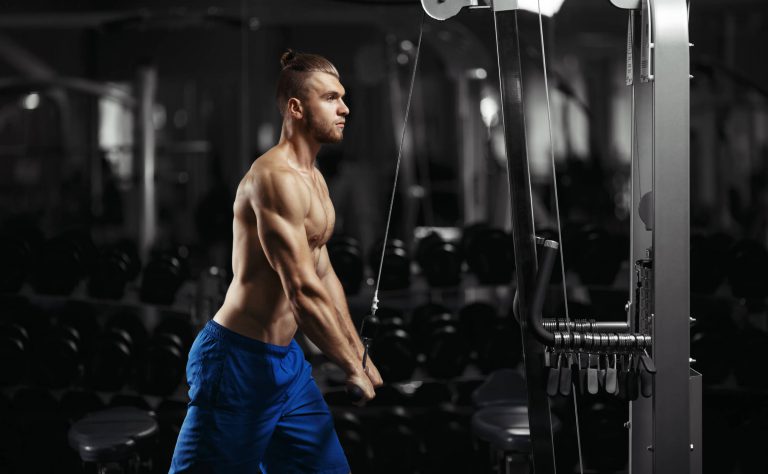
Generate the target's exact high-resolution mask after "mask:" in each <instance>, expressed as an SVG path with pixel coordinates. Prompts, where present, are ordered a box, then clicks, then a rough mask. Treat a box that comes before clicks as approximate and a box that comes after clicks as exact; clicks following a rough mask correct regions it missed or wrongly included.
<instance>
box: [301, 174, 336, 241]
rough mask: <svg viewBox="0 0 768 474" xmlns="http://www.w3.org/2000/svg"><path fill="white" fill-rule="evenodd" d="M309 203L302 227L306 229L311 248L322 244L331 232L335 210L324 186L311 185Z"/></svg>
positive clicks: (334, 219) (329, 236)
mask: <svg viewBox="0 0 768 474" xmlns="http://www.w3.org/2000/svg"><path fill="white" fill-rule="evenodd" d="M310 193H311V204H310V207H309V212H308V213H307V218H306V220H305V222H304V227H305V229H306V231H307V241H308V242H309V243H310V246H312V247H313V248H316V247H319V246H321V245H324V244H325V243H326V242H327V241H328V239H330V238H331V234H333V226H334V224H335V222H336V212H335V210H334V209H333V203H332V202H331V198H330V196H329V195H328V190H327V189H326V188H324V186H319V185H311V186H310Z"/></svg>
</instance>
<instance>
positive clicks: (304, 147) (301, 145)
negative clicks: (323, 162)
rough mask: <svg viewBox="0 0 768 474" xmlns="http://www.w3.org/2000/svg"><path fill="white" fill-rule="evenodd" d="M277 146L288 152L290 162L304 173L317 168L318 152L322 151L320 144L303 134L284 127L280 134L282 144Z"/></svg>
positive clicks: (279, 143)
mask: <svg viewBox="0 0 768 474" xmlns="http://www.w3.org/2000/svg"><path fill="white" fill-rule="evenodd" d="M277 146H278V147H279V148H283V149H284V150H286V151H287V153H286V155H287V158H288V160H290V161H291V163H292V164H293V165H294V166H296V168H298V169H299V170H302V171H312V169H314V167H315V160H316V159H317V152H318V151H320V143H318V142H317V141H315V140H313V139H311V138H309V137H307V136H306V135H304V134H302V133H297V132H296V131H292V130H290V128H289V127H283V130H282V133H281V134H280V142H278V144H277Z"/></svg>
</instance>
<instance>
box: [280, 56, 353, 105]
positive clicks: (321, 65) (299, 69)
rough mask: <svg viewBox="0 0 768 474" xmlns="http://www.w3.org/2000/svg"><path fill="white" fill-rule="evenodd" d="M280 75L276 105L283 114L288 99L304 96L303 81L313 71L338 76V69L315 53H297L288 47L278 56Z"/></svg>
mask: <svg viewBox="0 0 768 474" xmlns="http://www.w3.org/2000/svg"><path fill="white" fill-rule="evenodd" d="M280 66H282V70H281V71H280V76H279V77H278V79H277V106H278V108H279V109H280V113H281V114H285V106H286V103H287V102H288V99H290V98H291V97H297V98H299V99H303V98H304V97H305V89H304V83H305V81H306V79H307V77H309V74H310V73H313V72H324V73H327V74H331V75H333V76H335V77H336V78H337V79H340V77H339V71H338V70H337V69H336V66H334V65H333V64H332V63H331V62H330V61H328V60H327V59H325V58H324V57H322V56H319V55H317V54H309V53H299V52H296V51H294V50H292V49H288V50H287V51H286V52H285V53H283V55H282V56H281V57H280Z"/></svg>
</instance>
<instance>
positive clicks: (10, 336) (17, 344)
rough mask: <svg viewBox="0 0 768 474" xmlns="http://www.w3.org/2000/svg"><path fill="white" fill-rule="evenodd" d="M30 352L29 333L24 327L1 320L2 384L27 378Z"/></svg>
mask: <svg viewBox="0 0 768 474" xmlns="http://www.w3.org/2000/svg"><path fill="white" fill-rule="evenodd" d="M30 352H31V347H30V340H29V334H28V333H27V330H26V329H25V328H24V327H23V326H21V325H19V324H17V323H12V322H0V385H15V384H18V383H21V382H22V381H23V380H24V379H25V378H26V376H27V370H28V359H29V354H30Z"/></svg>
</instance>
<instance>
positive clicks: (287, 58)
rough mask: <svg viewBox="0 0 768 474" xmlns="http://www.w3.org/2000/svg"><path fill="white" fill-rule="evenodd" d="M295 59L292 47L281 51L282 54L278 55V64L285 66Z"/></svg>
mask: <svg viewBox="0 0 768 474" xmlns="http://www.w3.org/2000/svg"><path fill="white" fill-rule="evenodd" d="M294 59H296V51H294V50H292V49H288V50H287V51H286V52H284V53H283V55H282V56H281V57H280V65H281V66H282V67H286V66H288V65H289V64H291V62H292V61H293V60H294Z"/></svg>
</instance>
